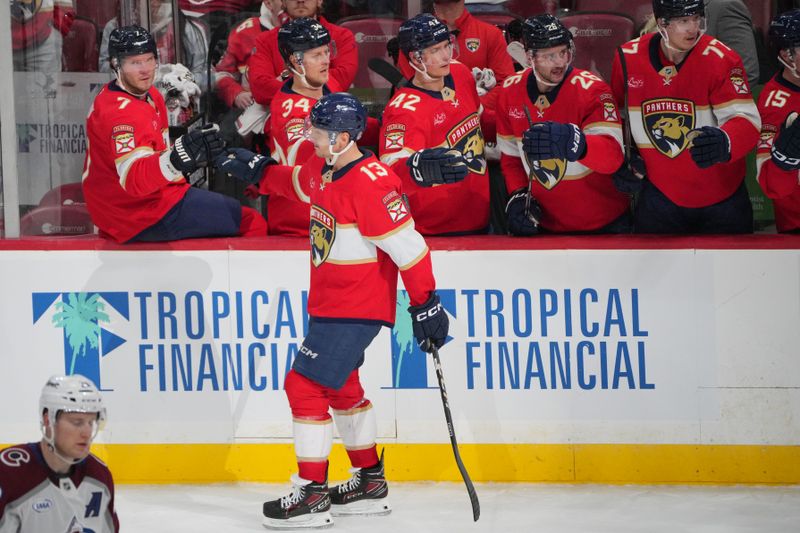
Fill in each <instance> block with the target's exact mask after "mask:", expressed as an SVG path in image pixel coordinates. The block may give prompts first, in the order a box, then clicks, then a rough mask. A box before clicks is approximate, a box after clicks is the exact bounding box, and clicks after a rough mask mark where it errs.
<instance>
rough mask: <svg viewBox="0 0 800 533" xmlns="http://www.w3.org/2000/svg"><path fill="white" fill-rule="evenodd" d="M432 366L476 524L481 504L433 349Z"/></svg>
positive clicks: (437, 358)
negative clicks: (465, 459)
mask: <svg viewBox="0 0 800 533" xmlns="http://www.w3.org/2000/svg"><path fill="white" fill-rule="evenodd" d="M432 355H433V366H434V367H435V368H436V379H437V380H439V392H441V393H442V407H444V418H445V420H446V421H447V430H448V431H449V432H450V444H451V445H452V446H453V455H454V456H455V458H456V465H458V471H459V472H461V478H462V479H463V480H464V485H466V486H467V494H469V501H470V503H472V519H473V520H474V521H475V522H477V521H478V519H479V518H480V517H481V503H480V502H479V501H478V493H477V492H475V485H473V484H472V480H471V479H470V478H469V473H467V468H466V467H465V466H464V461H462V460H461V454H460V453H459V452H458V441H457V440H456V431H455V429H454V427H453V415H452V414H451V413H450V403H449V402H448V400H447V389H446V388H445V386H444V374H443V373H442V362H441V361H440V360H439V350H437V349H436V347H435V346H434V347H433V354H432Z"/></svg>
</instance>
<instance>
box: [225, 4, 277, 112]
mask: <svg viewBox="0 0 800 533" xmlns="http://www.w3.org/2000/svg"><path fill="white" fill-rule="evenodd" d="M268 29H269V28H266V27H265V26H263V25H262V23H261V19H260V18H259V17H250V18H248V19H245V20H244V21H243V22H242V23H241V24H239V25H238V26H236V28H234V29H233V31H232V32H231V33H230V35H229V36H228V47H227V49H226V50H225V55H223V56H222V59H220V60H219V63H217V65H216V66H215V67H214V81H215V83H216V87H217V93H218V94H219V96H220V98H222V100H223V101H224V102H225V103H226V104H227V105H228V107H233V100H234V99H235V98H236V97H237V96H238V95H239V93H240V92H242V91H249V90H250V82H249V81H248V80H247V60H248V59H250V55H251V54H252V53H253V48H254V47H255V45H256V37H258V36H259V35H261V33H262V32H264V31H266V30H268Z"/></svg>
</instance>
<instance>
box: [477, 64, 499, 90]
mask: <svg viewBox="0 0 800 533" xmlns="http://www.w3.org/2000/svg"><path fill="white" fill-rule="evenodd" d="M472 77H473V78H475V88H476V89H477V90H478V96H484V95H485V94H486V93H488V92H489V91H491V90H492V89H494V87H495V85H497V78H496V77H495V75H494V72H493V71H492V69H490V68H484V69H480V68H478V67H472Z"/></svg>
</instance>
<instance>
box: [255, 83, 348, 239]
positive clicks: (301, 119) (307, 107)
mask: <svg viewBox="0 0 800 533" xmlns="http://www.w3.org/2000/svg"><path fill="white" fill-rule="evenodd" d="M292 83H293V79H289V80H287V81H286V82H285V83H284V84H283V87H282V88H281V90H280V91H278V93H277V94H276V95H275V98H273V99H272V103H271V104H270V122H269V124H270V141H269V142H270V152H271V154H272V158H273V159H275V161H277V162H278V163H279V164H281V165H289V166H294V165H300V164H302V163H303V162H305V161H307V160H308V158H309V157H311V156H312V155H314V144H313V143H312V142H311V141H309V140H307V139H306V138H305V137H303V127H304V125H305V120H306V117H307V116H308V114H309V113H310V112H311V108H312V107H313V106H314V104H315V103H317V100H316V99H315V98H311V97H309V96H303V95H301V94H298V93H296V92H294V91H293V90H292V88H291V87H292ZM331 91H333V92H337V91H338V88H337V87H336V85H335V82H334V86H333V87H331V89H328V86H325V87H324V90H323V93H324V94H328V93H330V92H331ZM267 209H268V213H269V215H268V216H269V232H270V234H271V235H295V236H300V237H305V236H307V235H308V199H307V198H303V197H301V196H297V197H286V196H282V195H273V196H270V199H269V204H268V208H267Z"/></svg>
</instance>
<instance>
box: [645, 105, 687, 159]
mask: <svg viewBox="0 0 800 533" xmlns="http://www.w3.org/2000/svg"><path fill="white" fill-rule="evenodd" d="M642 123H643V125H644V130H645V132H646V133H647V137H648V138H649V139H650V142H651V143H652V145H653V147H654V148H655V149H656V150H658V151H659V152H661V153H662V154H664V155H665V156H667V157H669V158H670V159H674V158H676V157H678V156H679V155H680V154H681V152H683V151H684V150H685V149H686V147H687V146H689V141H690V139H689V138H688V137H687V134H688V133H689V132H690V131H691V130H693V129H694V125H695V109H694V102H691V101H689V100H678V99H675V98H659V99H656V100H647V101H646V102H643V103H642Z"/></svg>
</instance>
